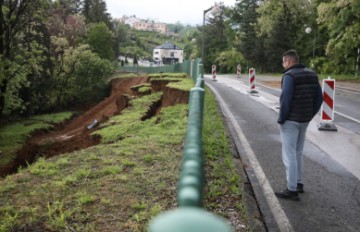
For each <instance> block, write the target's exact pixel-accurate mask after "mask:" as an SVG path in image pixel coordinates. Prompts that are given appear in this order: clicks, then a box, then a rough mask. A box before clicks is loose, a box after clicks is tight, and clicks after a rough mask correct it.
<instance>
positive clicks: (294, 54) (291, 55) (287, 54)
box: [282, 50, 300, 63]
mask: <svg viewBox="0 0 360 232" xmlns="http://www.w3.org/2000/svg"><path fill="white" fill-rule="evenodd" d="M282 57H285V58H287V59H290V60H293V61H294V62H295V63H299V62H300V59H299V55H298V54H297V52H296V51H295V50H289V51H286V52H285V53H284V54H283V56H282Z"/></svg>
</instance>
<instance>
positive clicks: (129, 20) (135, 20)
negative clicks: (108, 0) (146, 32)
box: [124, 16, 141, 28]
mask: <svg viewBox="0 0 360 232" xmlns="http://www.w3.org/2000/svg"><path fill="white" fill-rule="evenodd" d="M138 22H141V19H138V18H136V17H135V16H130V17H128V18H126V19H125V20H124V23H125V24H126V25H129V26H130V27H131V28H133V27H134V24H135V23H138Z"/></svg>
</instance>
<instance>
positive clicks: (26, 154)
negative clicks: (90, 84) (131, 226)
mask: <svg viewBox="0 0 360 232" xmlns="http://www.w3.org/2000/svg"><path fill="white" fill-rule="evenodd" d="M169 82H170V81H169V80H163V81H162V80H159V79H157V80H156V81H151V78H150V77H148V76H143V77H131V78H130V77H129V78H116V79H113V80H112V81H111V94H110V96H109V97H108V98H106V99H104V100H103V101H101V102H100V103H98V104H97V105H95V106H94V107H92V108H90V109H89V110H87V111H86V112H85V113H83V114H82V115H80V116H77V117H76V118H74V119H73V120H71V121H69V122H68V123H66V124H65V125H63V126H60V127H58V128H57V129H55V130H52V131H39V132H38V133H35V134H34V135H33V136H32V137H31V138H30V139H28V141H27V142H26V144H24V146H23V147H22V148H21V149H20V150H19V151H18V152H17V155H16V158H15V159H14V160H13V161H12V162H10V163H9V164H6V165H4V166H0V176H1V177H4V176H6V175H8V174H11V173H15V172H16V171H17V170H18V168H19V167H21V166H27V165H28V164H31V163H33V162H34V161H35V160H36V158H37V157H39V156H41V157H45V158H49V157H53V156H56V155H59V154H62V153H67V152H72V151H76V150H81V149H84V148H87V147H91V146H94V145H97V144H99V143H100V142H101V137H100V136H94V135H91V134H92V133H93V132H94V131H95V130H96V129H97V127H98V125H99V124H101V123H103V122H105V121H107V120H108V119H109V118H110V117H112V116H114V115H117V114H120V113H121V112H122V111H123V110H124V109H126V108H127V107H128V106H129V100H130V98H132V97H136V96H140V95H142V94H141V93H139V92H138V88H137V87H139V86H142V85H143V84H146V83H147V84H149V85H150V86H151V91H150V92H149V93H151V92H158V91H162V92H163V97H162V99H161V102H160V103H158V104H156V106H155V107H154V106H153V107H152V108H151V109H149V110H148V112H149V113H148V115H144V118H143V119H144V120H145V119H147V118H149V117H152V116H153V115H155V114H157V113H158V112H159V111H160V109H161V108H162V107H166V106H171V105H175V104H181V103H184V104H186V103H188V98H189V96H188V94H189V92H188V91H183V90H178V89H174V88H170V87H168V86H167V84H168V83H169Z"/></svg>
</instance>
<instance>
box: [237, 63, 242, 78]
mask: <svg viewBox="0 0 360 232" xmlns="http://www.w3.org/2000/svg"><path fill="white" fill-rule="evenodd" d="M236 74H237V78H240V77H241V65H240V64H238V65H237V67H236Z"/></svg>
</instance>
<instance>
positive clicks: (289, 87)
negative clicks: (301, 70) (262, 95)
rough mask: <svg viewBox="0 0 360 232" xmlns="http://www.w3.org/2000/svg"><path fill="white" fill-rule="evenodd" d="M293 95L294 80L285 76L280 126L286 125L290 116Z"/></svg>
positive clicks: (281, 98) (281, 96)
mask: <svg viewBox="0 0 360 232" xmlns="http://www.w3.org/2000/svg"><path fill="white" fill-rule="evenodd" d="M293 94H294V79H293V78H292V77H291V76H289V75H285V76H284V77H283V81H282V88H281V95H280V111H279V117H278V120H277V122H278V123H279V124H284V123H285V121H286V119H287V118H288V116H289V113H290V108H291V102H292V98H293Z"/></svg>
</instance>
